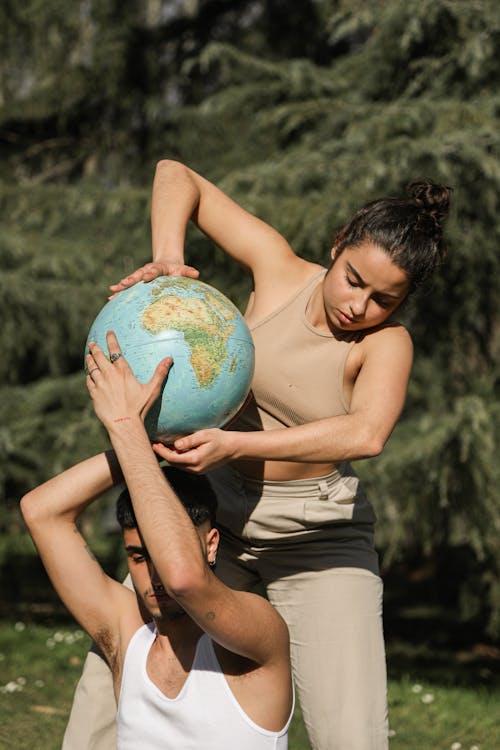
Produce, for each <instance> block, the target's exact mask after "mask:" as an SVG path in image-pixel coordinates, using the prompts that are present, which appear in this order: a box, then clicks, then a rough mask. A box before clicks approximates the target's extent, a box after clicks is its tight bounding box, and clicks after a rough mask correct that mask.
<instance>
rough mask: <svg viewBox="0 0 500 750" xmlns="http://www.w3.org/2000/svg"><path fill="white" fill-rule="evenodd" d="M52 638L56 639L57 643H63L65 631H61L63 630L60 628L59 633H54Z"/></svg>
mask: <svg viewBox="0 0 500 750" xmlns="http://www.w3.org/2000/svg"><path fill="white" fill-rule="evenodd" d="M52 638H53V639H54V640H55V642H56V643H62V642H63V641H64V633H61V631H60V630H58V631H57V633H54V635H53V636H52Z"/></svg>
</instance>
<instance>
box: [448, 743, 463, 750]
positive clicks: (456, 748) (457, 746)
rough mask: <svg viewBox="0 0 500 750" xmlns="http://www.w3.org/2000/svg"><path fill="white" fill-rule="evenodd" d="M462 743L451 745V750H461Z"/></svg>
mask: <svg viewBox="0 0 500 750" xmlns="http://www.w3.org/2000/svg"><path fill="white" fill-rule="evenodd" d="M461 747H462V743H461V742H453V743H452V744H451V745H450V750H461Z"/></svg>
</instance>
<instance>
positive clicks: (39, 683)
mask: <svg viewBox="0 0 500 750" xmlns="http://www.w3.org/2000/svg"><path fill="white" fill-rule="evenodd" d="M35 687H37V688H43V687H45V682H44V681H43V680H35Z"/></svg>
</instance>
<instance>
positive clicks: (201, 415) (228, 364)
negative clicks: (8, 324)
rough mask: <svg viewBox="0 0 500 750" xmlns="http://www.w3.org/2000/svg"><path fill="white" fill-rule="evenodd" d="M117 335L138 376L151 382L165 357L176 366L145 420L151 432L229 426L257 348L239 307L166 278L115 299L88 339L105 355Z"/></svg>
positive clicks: (195, 283)
mask: <svg viewBox="0 0 500 750" xmlns="http://www.w3.org/2000/svg"><path fill="white" fill-rule="evenodd" d="M108 330H113V331H114V332H115V334H116V336H117V338H118V341H119V344H120V346H121V349H122V352H123V354H124V356H125V358H126V359H127V361H128V363H129V365H130V366H131V368H132V370H133V372H134V374H135V376H136V377H137V379H138V380H139V381H140V382H142V383H145V382H147V381H148V380H149V379H150V378H151V376H152V374H153V372H154V370H155V368H156V366H157V365H158V363H159V362H160V360H161V359H163V358H164V357H167V356H171V357H172V358H173V366H172V368H171V370H170V372H169V374H168V378H167V381H166V384H165V387H164V390H163V393H162V396H161V399H159V400H158V402H157V403H156V404H155V405H154V406H153V408H152V409H151V410H150V412H149V414H148V415H147V417H146V428H147V430H148V433H149V434H150V435H151V436H154V437H155V438H156V437H158V438H161V439H168V440H171V439H175V437H178V436H180V435H186V434H189V433H190V432H195V431H196V430H198V429H203V428H204V427H221V426H224V425H225V424H226V423H227V422H228V421H229V420H230V419H231V418H232V417H233V416H234V415H235V414H236V413H237V411H238V410H239V409H240V408H241V406H242V405H243V403H244V402H245V399H246V397H247V395H248V392H249V390H250V384H251V379H252V376H253V368H254V347H253V341H252V337H251V335H250V331H249V330H248V326H247V325H246V323H245V320H244V319H243V316H242V315H241V313H240V311H239V310H238V308H237V307H235V305H234V304H233V303H232V302H231V301H230V300H229V299H228V298H227V297H226V296H225V295H223V294H222V293H221V292H219V291H218V290H217V289H215V288H214V287H212V286H210V285H208V284H205V283H204V282H202V281H199V280H197V279H190V278H187V277H183V276H180V277H177V276H163V277H159V278H158V279H154V280H153V281H151V282H148V283H144V282H140V283H139V284H136V285H134V286H133V287H131V288H130V289H127V290H125V291H123V292H120V294H119V295H117V296H116V297H114V298H113V299H111V300H110V301H109V302H108V303H107V304H106V305H105V306H104V307H103V309H102V310H101V312H100V313H99V314H98V316H97V317H96V319H95V321H94V323H93V325H92V327H91V329H90V332H89V335H88V339H87V346H86V350H87V348H88V343H89V341H95V342H97V343H98V344H99V346H101V348H103V349H104V351H107V346H106V332H107V331H108Z"/></svg>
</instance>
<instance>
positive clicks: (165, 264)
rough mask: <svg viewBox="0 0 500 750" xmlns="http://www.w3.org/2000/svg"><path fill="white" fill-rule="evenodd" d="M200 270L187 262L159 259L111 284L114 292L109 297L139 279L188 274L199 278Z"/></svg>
mask: <svg viewBox="0 0 500 750" xmlns="http://www.w3.org/2000/svg"><path fill="white" fill-rule="evenodd" d="M199 275H200V272H199V271H198V270H197V269H196V268H193V266H187V265H186V264H185V263H182V262H179V261H178V260H177V261H173V260H172V261H169V260H157V261H152V262H151V263H146V264H145V265H143V266H141V267H140V268H138V269H137V270H136V271H134V272H133V273H131V274H129V275H128V276H125V277H124V278H123V279H121V280H120V281H119V282H118V283H117V284H111V285H110V287H109V288H110V289H111V291H112V292H113V294H112V295H111V296H110V297H109V299H112V298H113V297H115V296H116V295H117V294H118V293H119V292H122V291H123V290H124V289H128V288H129V287H130V286H133V285H134V284H137V283H138V282H139V281H152V280H153V279H156V278H157V276H188V277H189V278H191V279H197V278H198V276H199Z"/></svg>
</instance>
